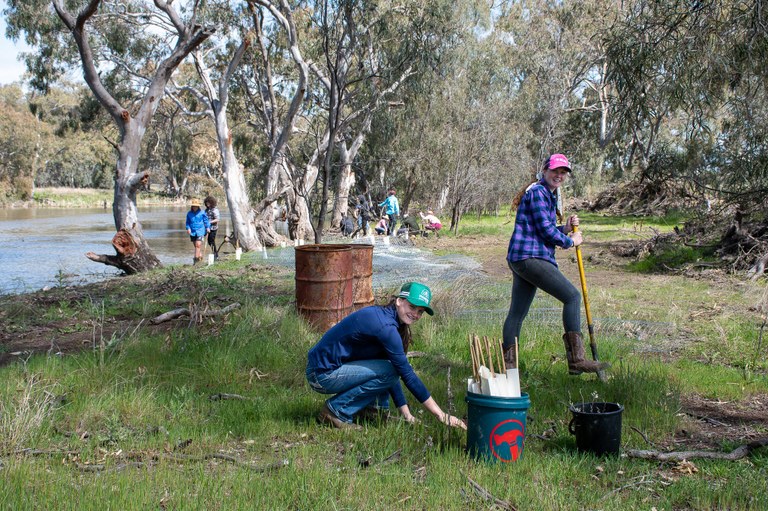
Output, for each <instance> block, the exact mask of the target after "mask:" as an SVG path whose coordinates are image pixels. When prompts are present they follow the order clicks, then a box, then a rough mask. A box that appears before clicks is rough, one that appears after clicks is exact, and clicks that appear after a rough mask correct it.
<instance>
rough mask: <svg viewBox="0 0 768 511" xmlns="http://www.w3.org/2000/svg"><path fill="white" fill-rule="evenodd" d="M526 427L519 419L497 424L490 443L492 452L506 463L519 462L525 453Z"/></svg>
mask: <svg viewBox="0 0 768 511" xmlns="http://www.w3.org/2000/svg"><path fill="white" fill-rule="evenodd" d="M524 440H525V426H524V425H523V423H522V422H520V421H519V420H517V419H508V420H505V421H501V422H499V423H498V424H496V427H494V428H493V430H492V431H491V438H490V441H489V442H488V443H489V444H490V447H491V452H492V453H493V455H494V456H496V458H497V459H500V460H501V461H503V462H505V463H509V462H510V461H517V459H518V458H519V457H520V455H521V454H522V453H523V441H524Z"/></svg>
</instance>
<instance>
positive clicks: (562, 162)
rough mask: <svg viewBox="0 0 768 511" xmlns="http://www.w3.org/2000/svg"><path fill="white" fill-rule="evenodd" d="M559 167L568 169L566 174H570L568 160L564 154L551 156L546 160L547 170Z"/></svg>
mask: <svg viewBox="0 0 768 511" xmlns="http://www.w3.org/2000/svg"><path fill="white" fill-rule="evenodd" d="M560 167H565V168H567V169H568V172H572V170H571V164H570V163H568V158H566V157H565V155H564V154H553V155H552V156H550V157H549V159H548V160H547V169H557V168H560Z"/></svg>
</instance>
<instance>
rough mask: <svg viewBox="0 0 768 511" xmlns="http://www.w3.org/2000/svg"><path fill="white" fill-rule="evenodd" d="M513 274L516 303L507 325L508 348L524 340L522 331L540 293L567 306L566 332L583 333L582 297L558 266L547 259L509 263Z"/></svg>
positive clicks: (505, 340)
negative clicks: (537, 291) (552, 297)
mask: <svg viewBox="0 0 768 511" xmlns="http://www.w3.org/2000/svg"><path fill="white" fill-rule="evenodd" d="M509 268H510V269H511V270H512V273H513V277H512V303H511V304H510V305H509V313H508V314H507V319H506V320H505V321H504V348H505V349H506V348H509V347H512V346H513V345H514V343H515V339H519V338H520V328H521V327H522V325H523V320H524V319H525V317H526V316H527V315H528V310H529V309H530V308H531V303H533V298H534V296H536V289H541V290H542V291H544V292H545V293H547V294H549V295H552V296H554V297H555V298H557V299H558V300H560V301H561V302H563V328H564V329H565V331H566V332H579V331H581V312H580V307H581V293H580V292H579V290H578V289H576V287H574V285H573V284H571V282H570V281H569V280H568V279H567V278H565V275H563V274H562V273H561V272H560V270H558V269H557V266H555V265H554V264H552V263H550V262H548V261H545V260H543V259H525V260H523V261H516V262H514V263H509Z"/></svg>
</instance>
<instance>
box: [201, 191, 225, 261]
mask: <svg viewBox="0 0 768 511" xmlns="http://www.w3.org/2000/svg"><path fill="white" fill-rule="evenodd" d="M203 204H204V205H205V214H206V216H208V222H210V224H211V230H210V232H208V245H210V246H211V252H212V253H213V258H214V259H218V258H219V252H218V250H216V231H218V230H219V217H220V216H221V215H220V214H219V208H217V207H216V204H217V202H216V199H215V198H214V197H211V196H210V195H209V196H208V197H206V198H205V200H204V201H203Z"/></svg>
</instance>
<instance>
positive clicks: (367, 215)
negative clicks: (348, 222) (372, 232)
mask: <svg viewBox="0 0 768 511" xmlns="http://www.w3.org/2000/svg"><path fill="white" fill-rule="evenodd" d="M355 212H356V213H357V229H355V232H353V233H352V237H353V238H354V237H355V234H357V232H358V231H360V230H362V231H363V236H368V222H370V221H371V218H373V217H372V216H371V206H370V204H368V200H366V198H365V195H363V194H360V195H358V196H357V200H356V203H355Z"/></svg>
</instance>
